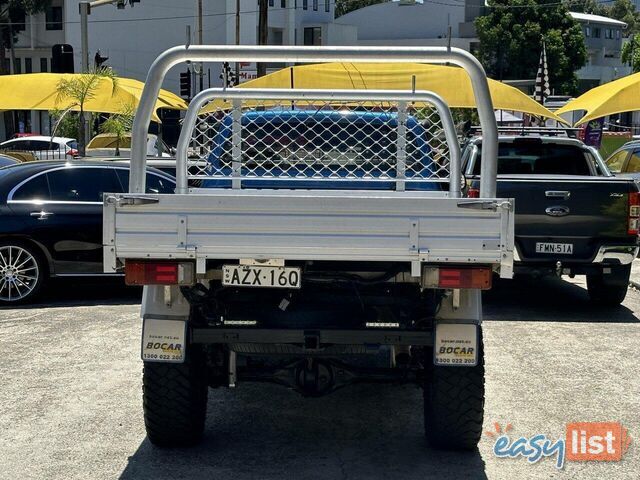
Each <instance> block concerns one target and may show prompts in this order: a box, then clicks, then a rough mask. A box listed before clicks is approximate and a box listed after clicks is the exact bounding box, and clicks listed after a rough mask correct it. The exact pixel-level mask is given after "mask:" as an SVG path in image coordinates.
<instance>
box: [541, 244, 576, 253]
mask: <svg viewBox="0 0 640 480" xmlns="http://www.w3.org/2000/svg"><path fill="white" fill-rule="evenodd" d="M536 253H556V254H560V255H573V243H536Z"/></svg>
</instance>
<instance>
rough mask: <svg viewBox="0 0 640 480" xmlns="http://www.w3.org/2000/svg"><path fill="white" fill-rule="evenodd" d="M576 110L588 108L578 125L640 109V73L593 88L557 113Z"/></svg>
mask: <svg viewBox="0 0 640 480" xmlns="http://www.w3.org/2000/svg"><path fill="white" fill-rule="evenodd" d="M574 110H586V114H585V115H584V116H583V117H582V118H581V119H580V120H578V121H577V122H576V125H580V124H583V123H587V122H589V121H590V120H594V119H596V118H600V117H604V116H606V115H612V114H614V113H621V112H630V111H632V110H640V73H634V74H633V75H628V76H626V77H622V78H620V79H618V80H614V81H613V82H609V83H605V84H604V85H600V86H599V87H596V88H592V89H591V90H589V91H588V92H586V93H583V94H582V95H580V96H579V97H578V98H576V99H574V100H571V101H570V102H569V103H567V104H566V105H565V106H564V107H562V108H561V109H559V110H558V111H557V112H556V113H557V114H558V115H560V114H562V113H565V112H572V111H574Z"/></svg>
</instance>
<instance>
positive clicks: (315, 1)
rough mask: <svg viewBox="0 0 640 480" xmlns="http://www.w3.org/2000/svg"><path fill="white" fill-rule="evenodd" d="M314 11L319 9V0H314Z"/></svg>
mask: <svg viewBox="0 0 640 480" xmlns="http://www.w3.org/2000/svg"><path fill="white" fill-rule="evenodd" d="M313 11H314V12H317V11H318V0H313Z"/></svg>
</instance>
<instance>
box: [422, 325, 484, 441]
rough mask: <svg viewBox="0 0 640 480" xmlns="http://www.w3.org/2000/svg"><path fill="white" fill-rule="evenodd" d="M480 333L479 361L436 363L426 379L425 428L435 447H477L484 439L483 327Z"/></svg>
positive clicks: (427, 436)
mask: <svg viewBox="0 0 640 480" xmlns="http://www.w3.org/2000/svg"><path fill="white" fill-rule="evenodd" d="M479 336H480V338H479V346H480V348H479V352H478V355H479V356H478V365H476V366H475V367H436V366H432V367H431V369H430V375H428V376H427V378H426V379H425V385H424V392H423V393H424V429H425V436H426V438H427V442H428V444H429V445H430V446H431V447H433V448H437V449H443V450H474V449H475V448H476V447H477V445H478V442H479V441H480V437H481V435H482V420H483V416H484V348H483V346H482V330H481V329H480V330H479ZM429 360H430V359H427V361H429ZM431 361H432V360H431Z"/></svg>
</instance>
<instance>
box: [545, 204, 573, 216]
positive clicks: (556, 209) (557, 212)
mask: <svg viewBox="0 0 640 480" xmlns="http://www.w3.org/2000/svg"><path fill="white" fill-rule="evenodd" d="M545 212H546V213H547V215H550V216H552V217H564V216H565V215H569V207H564V206H562V205H555V206H553V207H549V208H547V209H546V210H545Z"/></svg>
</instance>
